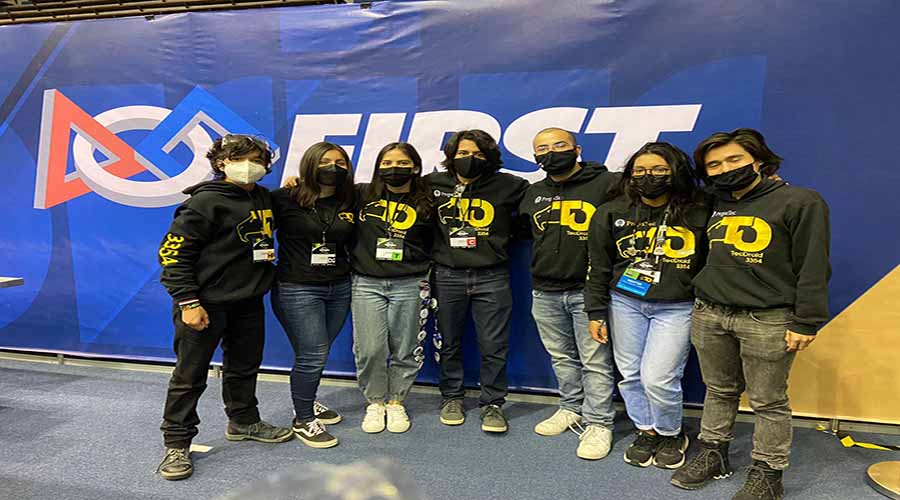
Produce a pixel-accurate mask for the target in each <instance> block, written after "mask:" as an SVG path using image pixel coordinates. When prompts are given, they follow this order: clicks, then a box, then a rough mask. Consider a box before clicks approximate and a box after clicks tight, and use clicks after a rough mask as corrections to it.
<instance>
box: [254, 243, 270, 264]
mask: <svg viewBox="0 0 900 500" xmlns="http://www.w3.org/2000/svg"><path fill="white" fill-rule="evenodd" d="M274 261H275V242H274V241H272V238H269V237H264V238H254V239H253V262H254V263H260V262H274Z"/></svg>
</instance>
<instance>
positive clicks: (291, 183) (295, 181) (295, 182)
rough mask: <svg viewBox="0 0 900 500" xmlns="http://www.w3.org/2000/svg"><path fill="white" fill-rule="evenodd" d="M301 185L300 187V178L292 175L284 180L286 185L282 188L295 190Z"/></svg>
mask: <svg viewBox="0 0 900 500" xmlns="http://www.w3.org/2000/svg"><path fill="white" fill-rule="evenodd" d="M299 185H300V178H299V177H297V176H296V175H292V176H290V177H288V178H287V179H285V180H284V185H283V186H281V187H286V188H295V187H297V186H299Z"/></svg>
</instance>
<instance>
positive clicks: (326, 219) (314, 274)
mask: <svg viewBox="0 0 900 500" xmlns="http://www.w3.org/2000/svg"><path fill="white" fill-rule="evenodd" d="M354 195H355V193H354V188H353V166H352V165H351V164H350V157H349V155H347V152H346V151H345V150H344V148H342V147H340V146H338V145H336V144H332V143H330V142H319V143H316V144H313V145H312V146H310V147H309V149H307V150H306V151H305V152H304V153H303V157H302V158H301V159H300V166H299V178H297V179H296V182H294V183H292V187H288V188H280V189H276V190H275V191H273V192H272V202H273V205H274V207H275V217H276V220H277V221H278V232H277V234H276V237H277V239H278V270H277V276H276V282H275V285H274V287H273V289H272V309H273V310H274V312H275V317H276V318H278V322H279V323H281V326H282V328H284V332H285V334H287V337H288V340H289V341H290V343H291V347H292V348H293V350H294V366H293V368H292V369H291V398H292V400H293V406H294V422H293V426H292V428H293V431H294V434H295V435H296V436H297V438H298V439H299V440H300V441H302V442H303V443H304V444H306V445H307V446H310V447H313V448H331V447H333V446H337V444H338V439H337V438H336V437H334V436H333V435H332V434H331V433H329V432H328V430H327V429H326V427H325V425H327V424H336V423H338V422H340V421H341V420H342V419H343V417H341V415H339V414H338V413H337V412H335V411H334V410H331V409H329V408H328V407H326V406H325V405H323V404H322V403H319V402H317V401H316V393H317V392H318V390H319V381H320V379H321V378H322V372H323V371H324V369H325V363H326V362H327V361H328V352H329V351H330V350H331V344H332V343H333V342H334V339H335V338H337V336H338V334H339V333H340V332H341V328H343V326H344V323H345V322H346V320H347V313H348V312H349V311H350V257H349V254H348V247H349V246H350V244H351V242H352V238H353V228H354V222H355V218H354V214H353V210H354V202H355V196H354Z"/></svg>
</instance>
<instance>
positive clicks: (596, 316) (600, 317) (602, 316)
mask: <svg viewBox="0 0 900 500" xmlns="http://www.w3.org/2000/svg"><path fill="white" fill-rule="evenodd" d="M588 319H589V320H591V321H606V311H591V312H589V313H588Z"/></svg>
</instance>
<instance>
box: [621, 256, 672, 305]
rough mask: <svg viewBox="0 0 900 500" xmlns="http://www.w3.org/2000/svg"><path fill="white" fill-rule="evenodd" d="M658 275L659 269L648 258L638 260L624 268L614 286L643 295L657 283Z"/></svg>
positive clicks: (659, 274) (659, 275)
mask: <svg viewBox="0 0 900 500" xmlns="http://www.w3.org/2000/svg"><path fill="white" fill-rule="evenodd" d="M660 277H661V273H660V271H659V270H658V269H656V268H655V267H654V265H653V264H652V263H651V262H650V261H649V260H647V259H644V260H639V261H637V262H634V263H632V264H630V265H629V266H628V268H626V269H625V272H624V273H622V277H621V278H619V281H618V282H617V283H616V288H618V289H620V290H624V291H626V292H631V293H633V294H635V295H637V296H639V297H644V296H646V295H647V292H649V291H650V287H651V286H653V285H655V284H656V283H659V280H660Z"/></svg>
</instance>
